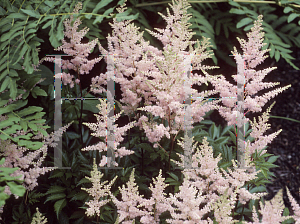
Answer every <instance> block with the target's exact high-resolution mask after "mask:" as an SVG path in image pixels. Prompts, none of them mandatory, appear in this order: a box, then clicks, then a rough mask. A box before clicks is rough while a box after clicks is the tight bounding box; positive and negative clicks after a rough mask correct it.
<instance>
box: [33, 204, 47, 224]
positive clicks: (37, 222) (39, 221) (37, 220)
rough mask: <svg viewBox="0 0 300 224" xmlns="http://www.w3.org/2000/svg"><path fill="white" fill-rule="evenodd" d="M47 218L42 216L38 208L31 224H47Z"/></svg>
mask: <svg viewBox="0 0 300 224" xmlns="http://www.w3.org/2000/svg"><path fill="white" fill-rule="evenodd" d="M47 221H48V220H47V218H45V217H44V216H42V214H41V213H40V212H39V209H38V208H36V214H35V216H34V217H33V219H32V221H31V223H30V224H46V223H47Z"/></svg>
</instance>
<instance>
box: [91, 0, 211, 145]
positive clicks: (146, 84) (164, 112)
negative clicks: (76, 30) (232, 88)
mask: <svg viewBox="0 0 300 224" xmlns="http://www.w3.org/2000/svg"><path fill="white" fill-rule="evenodd" d="M182 4H183V5H179V6H176V8H174V9H173V10H174V13H175V16H174V18H173V17H172V18H171V19H169V20H168V19H166V18H165V19H166V21H167V23H168V26H167V29H166V30H163V31H160V32H161V33H163V35H166V34H167V33H168V32H169V33H170V32H173V33H174V35H172V36H170V38H171V39H170V41H171V42H170V44H169V43H167V42H165V41H164V39H168V38H169V37H164V38H162V42H163V44H164V45H165V46H164V50H163V51H160V50H158V49H156V48H154V47H150V46H149V43H148V42H145V41H144V39H143V37H142V36H143V33H142V32H141V33H139V31H138V28H136V27H135V26H134V24H130V22H131V20H129V21H127V22H124V21H122V22H117V21H116V19H114V24H111V26H112V28H113V33H112V37H111V36H108V38H107V40H108V50H105V49H104V48H103V47H102V46H101V45H99V49H100V51H101V53H102V54H105V55H108V54H109V55H114V57H116V59H117V60H115V63H114V64H115V66H116V77H115V81H116V82H118V83H120V85H121V90H122V97H123V98H122V99H121V102H123V103H125V106H123V107H122V109H124V111H125V113H126V114H127V115H128V114H130V113H133V112H135V111H136V110H146V111H147V112H151V113H152V114H154V115H155V116H160V117H161V118H162V119H165V120H168V121H169V127H168V128H165V127H164V126H163V125H160V126H159V125H156V124H155V125H154V126H153V125H150V124H149V122H143V121H142V120H141V119H142V118H140V119H139V121H138V122H137V123H136V126H139V127H140V129H144V130H145V132H146V135H147V137H148V139H149V140H150V141H151V142H159V141H160V140H161V138H162V137H163V136H167V137H169V135H170V133H171V134H177V132H178V131H179V130H183V129H184V128H183V122H184V115H185V109H184V106H185V105H184V103H183V102H184V100H186V98H187V95H186V93H185V91H182V85H183V83H184V81H185V77H186V76H185V75H184V74H185V70H186V68H185V67H184V66H183V65H184V59H185V56H188V55H193V57H192V61H191V62H192V64H193V65H194V69H199V70H202V71H203V72H204V74H205V77H199V75H196V74H194V75H192V74H191V83H190V84H191V85H192V84H196V83H198V84H200V85H201V84H202V83H206V82H207V81H208V80H210V79H212V77H211V76H209V75H208V74H207V73H206V70H208V69H211V68H214V67H209V66H204V65H203V64H202V61H203V60H204V59H206V58H210V57H211V54H210V52H207V51H206V48H207V47H208V46H209V42H208V40H207V39H205V38H204V40H203V41H202V43H201V44H200V43H199V42H196V41H190V39H191V38H192V33H191V32H189V31H190V30H188V27H189V26H190V24H187V20H188V19H189V17H187V16H186V9H187V7H186V6H187V2H186V1H184V2H183V3H182ZM118 11H119V12H123V11H124V8H121V9H118ZM180 19H181V20H182V22H180ZM173 20H175V21H173ZM177 25H178V26H180V27H179V28H178V29H175V28H174V30H172V28H173V27H176V26H177ZM170 29H171V31H170ZM168 30H169V31H168ZM149 33H150V34H152V35H153V36H156V37H159V35H158V34H155V33H153V32H151V31H149ZM159 39H161V38H159ZM196 43H197V44H198V46H197V48H196V49H194V50H193V49H192V45H194V44H196ZM188 46H189V49H190V50H189V52H185V51H184V50H185V49H186V48H187V47H188ZM101 75H102V74H100V76H101ZM127 77H131V78H132V80H130V81H129V80H128V79H127ZM148 77H149V78H150V77H151V78H152V80H149V78H148ZM98 80H100V78H97V81H98ZM101 81H103V78H102V80H101ZM101 84H104V83H103V82H102V83H101V82H99V83H96V79H95V80H94V82H93V88H94V89H96V86H97V85H98V86H99V91H102V89H101V88H102V87H100V85H101ZM214 93H216V92H215V91H207V92H205V93H201V94H198V93H197V91H196V90H195V89H193V90H192V94H193V96H194V97H204V95H205V96H208V95H210V94H214ZM142 97H143V98H144V99H145V105H148V106H146V107H144V108H139V109H137V108H138V106H139V103H140V102H141V99H142ZM155 102H156V105H154V103H155ZM203 102H205V101H204V100H203V98H202V99H201V98H197V100H196V102H195V103H193V105H192V106H191V107H192V109H191V111H192V116H193V118H194V122H199V121H201V120H202V119H203V118H202V116H204V115H205V112H208V111H209V110H212V109H216V108H217V107H216V106H215V105H216V104H217V101H214V102H209V103H207V104H205V105H203ZM200 105H201V108H200ZM174 121H176V124H173V123H174ZM172 126H173V127H172ZM152 130H154V131H152Z"/></svg>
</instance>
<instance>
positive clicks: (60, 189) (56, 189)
mask: <svg viewBox="0 0 300 224" xmlns="http://www.w3.org/2000/svg"><path fill="white" fill-rule="evenodd" d="M65 190H66V188H64V187H61V186H58V185H54V186H51V187H50V188H49V190H48V191H47V192H46V194H55V193H61V192H63V191H65Z"/></svg>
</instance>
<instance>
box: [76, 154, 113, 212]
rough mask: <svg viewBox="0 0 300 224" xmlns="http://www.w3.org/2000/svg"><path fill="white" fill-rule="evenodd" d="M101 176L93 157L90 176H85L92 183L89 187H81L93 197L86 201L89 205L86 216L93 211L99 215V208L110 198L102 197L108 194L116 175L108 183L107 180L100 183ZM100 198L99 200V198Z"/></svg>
mask: <svg viewBox="0 0 300 224" xmlns="http://www.w3.org/2000/svg"><path fill="white" fill-rule="evenodd" d="M102 177H103V174H102V173H101V172H100V171H98V169H97V164H96V162H95V158H94V164H93V170H92V171H91V177H86V178H87V179H88V180H90V181H91V182H92V184H93V186H92V187H91V188H83V187H82V188H81V189H82V190H85V191H86V192H88V193H89V195H91V196H92V197H93V200H90V201H89V202H86V204H87V205H88V206H89V208H88V209H87V210H86V214H87V215H88V216H93V215H94V214H95V213H96V214H97V215H98V216H100V208H101V207H102V206H103V205H105V204H107V203H108V202H109V201H110V200H109V199H106V200H103V199H102V198H103V197H107V196H108V195H109V194H110V188H111V185H113V183H114V182H115V180H116V179H117V177H115V178H114V179H113V180H112V181H111V182H110V183H109V184H107V185H106V183H107V182H108V181H104V182H103V183H101V178H102ZM100 199H101V200H100Z"/></svg>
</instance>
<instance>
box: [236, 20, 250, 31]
mask: <svg viewBox="0 0 300 224" xmlns="http://www.w3.org/2000/svg"><path fill="white" fill-rule="evenodd" d="M249 23H253V20H252V19H250V18H249V17H247V18H243V19H241V20H240V21H239V22H238V23H237V24H236V28H238V29H239V28H241V27H243V26H246V25H248V24H249Z"/></svg>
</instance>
